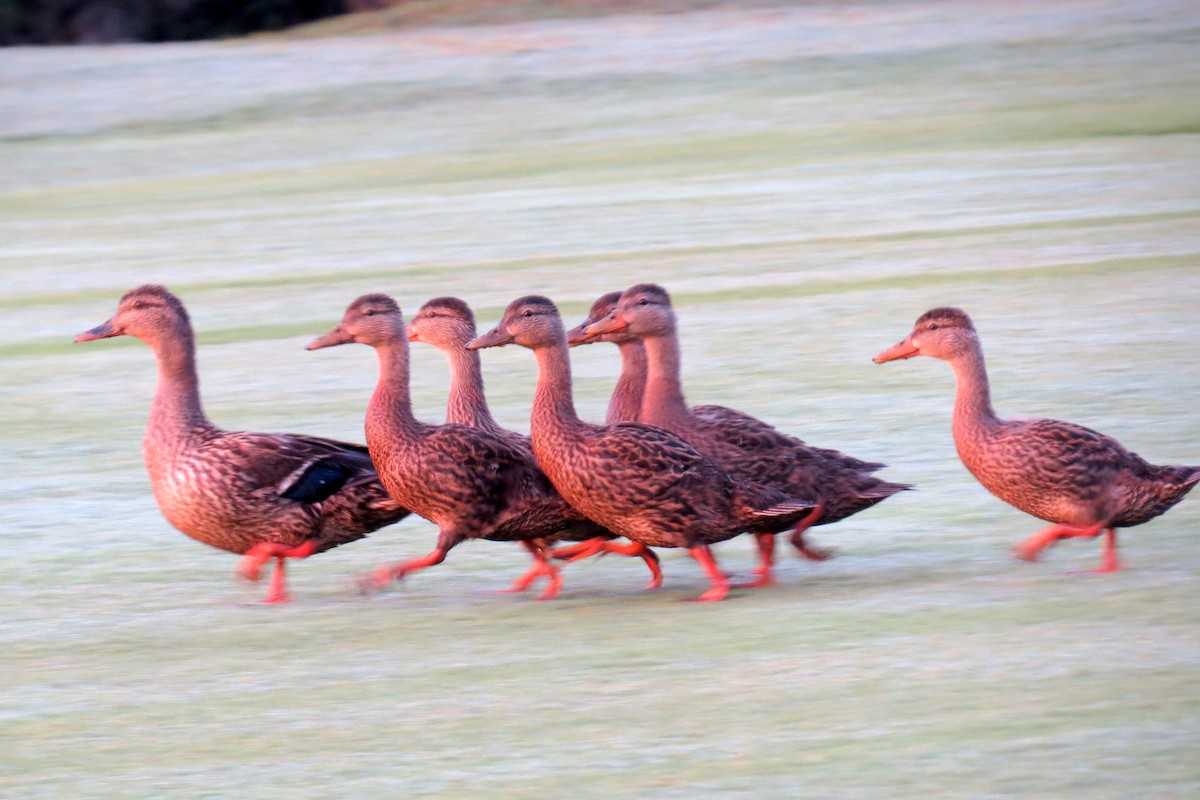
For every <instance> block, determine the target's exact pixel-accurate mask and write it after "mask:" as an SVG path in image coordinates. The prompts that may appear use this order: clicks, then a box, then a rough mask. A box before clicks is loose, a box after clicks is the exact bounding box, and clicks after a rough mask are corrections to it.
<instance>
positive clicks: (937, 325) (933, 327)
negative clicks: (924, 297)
mask: <svg viewBox="0 0 1200 800" xmlns="http://www.w3.org/2000/svg"><path fill="white" fill-rule="evenodd" d="M940 327H942V326H941V325H939V324H937V323H936V322H931V323H929V330H931V331H936V330H937V329H938V328H940Z"/></svg>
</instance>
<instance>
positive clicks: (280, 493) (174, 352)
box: [81, 285, 408, 553]
mask: <svg viewBox="0 0 1200 800" xmlns="http://www.w3.org/2000/svg"><path fill="white" fill-rule="evenodd" d="M88 333H89V334H97V335H98V336H114V335H130V336H135V337H137V338H139V339H141V340H142V341H144V342H146V343H147V344H148V345H150V347H151V348H153V350H154V352H155V355H156V358H157V360H158V366H159V383H158V389H157V391H156V394H155V398H154V402H153V404H152V406H151V411H150V418H149V420H148V422H147V426H146V431H145V435H144V437H143V442H142V450H143V455H144V457H145V461H146V467H147V470H148V472H149V474H150V483H151V486H152V487H153V490H154V495H155V498H156V500H157V501H158V505H159V508H160V509H161V510H162V513H163V515H164V516H165V517H166V518H167V520H168V521H169V522H170V523H171V524H172V525H174V526H175V527H176V528H178V529H179V530H180V531H182V532H183V533H185V534H187V535H188V536H190V537H192V538H193V539H196V540H198V541H200V542H203V543H205V544H208V545H211V546H213V547H217V548H220V549H222V550H228V551H230V552H234V553H245V552H246V551H247V550H249V549H250V548H252V547H253V546H255V545H257V544H260V543H263V542H275V543H279V544H283V545H289V546H296V545H299V544H301V543H303V542H306V541H310V540H311V541H313V542H314V543H315V545H316V552H321V551H324V550H329V549H331V548H333V547H337V546H338V545H341V544H345V543H347V542H352V541H355V540H357V539H361V538H363V537H364V536H366V535H367V534H368V533H370V532H371V531H374V530H376V529H378V528H380V527H383V526H384V525H388V524H391V523H392V522H396V521H397V520H399V519H402V518H403V517H404V516H406V515H407V514H408V511H407V510H406V509H404V508H403V507H401V506H400V505H398V504H397V503H396V502H395V501H394V500H393V499H392V498H391V497H390V496H389V495H388V493H387V492H386V490H385V489H384V487H383V486H382V485H381V484H380V482H379V480H378V477H377V475H376V473H375V469H374V466H373V464H372V463H371V460H370V457H369V456H368V455H367V452H366V448H365V447H364V446H362V445H356V444H350V443H347V442H340V441H335V440H332V439H325V438H321V437H317V436H306V435H291V434H270V433H249V432H241V431H224V430H221V429H220V428H218V427H216V426H215V425H213V424H212V423H211V422H210V421H209V420H208V418H207V416H205V414H204V411H203V408H202V406H201V403H200V395H199V379H198V377H197V375H196V368H195V345H194V336H193V333H192V328H191V323H190V320H189V319H188V315H187V311H186V310H185V309H184V307H183V303H182V302H180V301H179V299H178V298H177V297H175V295H173V294H171V293H170V292H168V291H167V290H166V289H165V288H163V287H161V286H156V285H147V286H142V287H139V288H138V289H134V290H133V291H130V292H128V293H127V294H126V295H125V296H124V297H122V298H121V302H120V305H119V307H118V310H117V313H116V315H114V316H113V318H112V319H110V320H109V321H108V322H106V323H104V325H101V326H98V327H97V328H95V329H93V330H92V331H89V332H88ZM82 336H84V334H81V337H82ZM314 468H323V469H324V470H325V471H326V472H327V473H329V474H331V475H332V474H336V475H338V478H337V481H336V482H337V484H338V485H337V487H336V489H333V488H332V486H330V487H329V488H330V489H331V490H330V491H324V490H323V489H322V487H321V486H320V481H319V480H317V481H313V480H310V479H309V477H310V476H311V475H312V474H313V470H314ZM289 494H291V495H293V496H296V495H297V494H299V495H300V496H301V497H302V498H303V499H292V498H291V497H288V496H287V495H289Z"/></svg>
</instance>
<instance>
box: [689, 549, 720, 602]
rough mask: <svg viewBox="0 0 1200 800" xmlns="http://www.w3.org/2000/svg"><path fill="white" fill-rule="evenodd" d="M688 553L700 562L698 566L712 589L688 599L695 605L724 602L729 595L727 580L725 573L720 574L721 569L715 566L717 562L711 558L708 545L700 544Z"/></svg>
mask: <svg viewBox="0 0 1200 800" xmlns="http://www.w3.org/2000/svg"><path fill="white" fill-rule="evenodd" d="M688 552H689V553H691V554H692V558H694V559H696V560H697V561H698V562H700V566H701V567H702V568H703V569H704V572H705V574H706V575H708V579H709V580H710V581H711V582H712V587H711V588H710V589H709V590H708V591H706V592H705V593H704V594H702V595H700V596H699V597H690V598H688V599H689V600H691V601H694V602H697V603H715V602H717V601H718V600H724V599H725V598H726V597H727V596H728V595H729V579H728V578H726V577H725V573H723V572H721V568H720V567H718V566H717V561H716V559H715V558H713V554H712V550H710V549H709V548H708V545H703V544H702V545H696V546H695V547H692V548H690V549H689V550H688Z"/></svg>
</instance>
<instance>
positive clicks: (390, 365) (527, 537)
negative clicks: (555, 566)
mask: <svg viewBox="0 0 1200 800" xmlns="http://www.w3.org/2000/svg"><path fill="white" fill-rule="evenodd" d="M338 330H339V331H343V332H344V333H345V334H346V335H350V336H352V337H353V340H354V341H359V342H362V343H364V344H370V345H372V346H374V347H375V348H376V352H377V353H378V354H379V358H380V380H379V384H378V385H377V387H376V389H375V393H374V394H373V395H372V398H371V402H370V404H369V406H368V408H367V418H366V434H367V446H368V448H369V449H370V453H371V458H372V459H373V460H374V462H375V464H376V466H377V467H378V469H379V474H380V477H381V479H382V480H383V483H384V485H385V486H386V487H387V489H388V491H389V492H390V493H391V494H392V496H393V497H394V498H395V499H396V500H397V501H398V502H399V503H401V504H402V505H404V506H405V507H407V508H410V509H412V511H413V512H414V513H416V514H418V515H420V516H422V517H424V518H425V519H428V520H429V521H431V522H433V523H434V524H435V525H437V526H438V528H439V531H440V532H439V538H438V548H439V549H442V550H448V549H449V548H451V547H453V546H454V545H456V544H457V543H459V542H461V541H462V540H464V539H475V538H482V539H492V540H497V541H534V540H538V541H539V542H542V543H545V542H548V541H551V540H553V539H555V538H571V539H577V538H578V539H584V538H587V537H588V536H589V535H592V534H594V533H595V532H596V527H595V525H594V524H593V523H591V522H590V521H587V520H584V519H583V518H581V517H580V515H579V514H578V513H577V512H575V511H574V510H573V509H571V508H569V507H568V506H567V505H566V503H565V502H564V501H563V499H562V498H561V497H560V496H559V495H558V493H557V492H555V491H554V488H553V487H552V486H551V484H550V482H549V481H548V480H547V478H546V476H545V475H544V474H543V473H542V472H541V470H540V469H538V466H537V463H536V462H535V460H534V459H533V457H532V453H531V450H530V448H529V444H528V443H527V442H526V441H524V440H523V437H521V436H520V435H519V434H512V433H511V432H508V431H503V430H502V429H499V428H498V427H497V428H495V429H491V428H487V427H483V428H481V427H471V426H467V425H460V424H453V423H451V424H445V425H431V424H428V423H425V422H421V421H420V420H417V419H416V418H415V417H414V416H413V414H412V404H411V398H410V395H409V359H408V339H407V336H406V331H405V325H404V319H403V316H402V315H401V313H400V310H399V307H398V306H396V304H395V301H393V300H391V298H388V297H386V296H385V295H367V296H365V297H363V298H359V299H358V300H356V301H355V302H354V303H352V304H351V306H350V308H349V309H347V311H346V315H345V317H344V318H343V320H342V324H341V325H340V326H339V328H338Z"/></svg>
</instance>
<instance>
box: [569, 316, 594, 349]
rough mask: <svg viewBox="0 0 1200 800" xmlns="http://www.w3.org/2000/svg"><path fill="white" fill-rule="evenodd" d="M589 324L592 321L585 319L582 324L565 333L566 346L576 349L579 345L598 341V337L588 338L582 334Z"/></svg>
mask: <svg viewBox="0 0 1200 800" xmlns="http://www.w3.org/2000/svg"><path fill="white" fill-rule="evenodd" d="M591 324H592V321H591V320H590V319H585V320H584V321H583V322H581V323H580V324H578V325H576V326H575V327H574V328H571V330H569V331H567V344H568V345H570V346H571V347H576V346H578V345H581V344H592V343H593V342H598V341H600V337H599V336H588V335H587V334H585V333H584V330H585V329H586V328H587V326H588V325H591Z"/></svg>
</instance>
